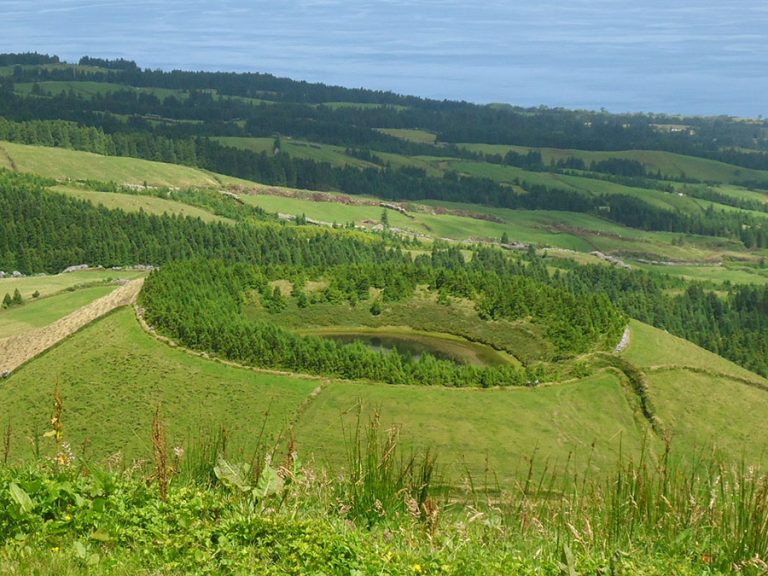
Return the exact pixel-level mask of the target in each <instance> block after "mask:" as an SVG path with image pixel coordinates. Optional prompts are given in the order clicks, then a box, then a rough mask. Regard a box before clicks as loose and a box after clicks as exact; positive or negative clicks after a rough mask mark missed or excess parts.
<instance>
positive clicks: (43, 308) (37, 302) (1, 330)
mask: <svg viewBox="0 0 768 576" xmlns="http://www.w3.org/2000/svg"><path fill="white" fill-rule="evenodd" d="M116 288H117V286H115V285H108V284H102V285H99V286H90V287H87V288H80V289H78V290H75V291H74V292H68V291H66V290H65V291H64V292H60V293H59V294H56V295H53V296H47V297H44V298H34V299H30V300H26V301H25V302H24V304H22V305H21V306H13V307H11V308H8V309H6V310H0V338H5V337H8V336H18V335H20V334H24V333H25V332H29V331H30V330H34V329H36V328H42V327H43V326H47V325H48V324H51V323H53V322H55V321H56V320H59V319H60V318H64V316H66V315H67V314H70V313H71V312H74V311H75V310H77V309H79V308H82V307H83V306H85V305H86V304H90V303H91V302H93V301H94V300H97V299H98V298H101V297H102V296H106V295H107V294H109V293H110V292H112V291H113V290H115V289H116ZM2 290H3V284H2V281H1V280H0V297H2V296H3V292H2Z"/></svg>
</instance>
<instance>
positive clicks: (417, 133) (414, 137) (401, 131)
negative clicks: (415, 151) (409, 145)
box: [377, 128, 437, 144]
mask: <svg viewBox="0 0 768 576" xmlns="http://www.w3.org/2000/svg"><path fill="white" fill-rule="evenodd" d="M377 130H378V131H379V132H381V133H383V134H388V135H389V136H394V137H395V138H400V139H402V140H408V141H409V142H417V143H419V144H434V143H435V142H437V134H435V133H434V132H427V131H426V130H415V129H412V128H377Z"/></svg>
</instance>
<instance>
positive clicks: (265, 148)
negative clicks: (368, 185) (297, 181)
mask: <svg viewBox="0 0 768 576" xmlns="http://www.w3.org/2000/svg"><path fill="white" fill-rule="evenodd" d="M215 140H216V141H218V142H219V143H221V144H223V145H225V146H231V147H233V148H240V149H242V150H251V151H252V152H257V153H260V152H267V153H269V154H271V153H272V152H273V146H274V143H275V139H274V138H243V137H238V136H221V137H218V138H216V139H215ZM280 145H281V148H282V150H283V152H285V153H286V154H289V155H290V156H292V157H295V158H306V159H308V160H314V161H315V162H328V163H329V164H331V165H333V166H355V167H358V168H367V167H371V166H375V164H371V163H370V162H365V161H364V160H360V159H358V158H354V157H352V156H348V155H347V154H345V153H344V150H345V148H344V147H343V146H333V145H331V144H315V143H313V142H302V141H299V140H293V139H290V138H282V139H281V141H280Z"/></svg>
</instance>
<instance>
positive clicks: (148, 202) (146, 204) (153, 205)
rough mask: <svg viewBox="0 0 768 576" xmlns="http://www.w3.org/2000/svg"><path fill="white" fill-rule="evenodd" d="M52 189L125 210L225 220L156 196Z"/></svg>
mask: <svg viewBox="0 0 768 576" xmlns="http://www.w3.org/2000/svg"><path fill="white" fill-rule="evenodd" d="M52 190H54V191H56V192H61V193H62V194H66V195H67V196H73V197H75V198H80V199H81V200H87V201H88V202H91V203H92V204H96V205H98V206H104V207H105V208H109V209H120V210H125V211H126V212H138V211H139V210H143V211H144V212H146V213H147V214H178V215H180V216H189V217H191V218H200V219H201V220H203V221H204V222H225V221H227V219H226V218H222V217H220V216H216V215H215V214H211V213H210V212H208V211H207V210H203V209H202V208H197V207H196V206H190V205H189V204H184V203H182V202H175V201H173V200H168V199H166V198H157V197H156V196H144V195H138V194H121V193H119V192H97V191H95V190H87V189H85V188H78V187H74V186H55V187H53V188H52Z"/></svg>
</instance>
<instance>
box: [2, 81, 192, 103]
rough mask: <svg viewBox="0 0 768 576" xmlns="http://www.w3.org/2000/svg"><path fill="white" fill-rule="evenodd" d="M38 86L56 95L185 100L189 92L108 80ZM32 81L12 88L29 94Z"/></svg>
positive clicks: (46, 82) (47, 83)
mask: <svg viewBox="0 0 768 576" xmlns="http://www.w3.org/2000/svg"><path fill="white" fill-rule="evenodd" d="M37 84H38V86H39V87H40V88H41V89H42V91H43V92H44V93H50V94H51V95H53V96H58V95H59V94H61V93H62V92H69V91H72V92H74V93H75V94H78V95H80V96H84V97H86V98H90V97H92V96H97V95H103V94H108V93H110V92H120V91H128V92H136V93H138V94H152V95H153V96H156V97H157V98H159V99H160V100H163V99H164V98H166V97H168V96H174V97H176V98H178V99H179V100H185V99H186V98H188V97H189V94H188V93H186V92H185V91H184V90H173V89H170V88H151V87H149V88H147V87H141V88H137V87H134V86H126V85H124V84H112V83H109V82H91V81H82V82H81V81H76V80H72V81H66V80H65V81H61V80H50V81H49V80H46V81H43V82H38V83H37ZM33 86H34V83H32V82H20V83H18V84H14V90H15V91H16V92H18V93H19V94H25V95H26V94H30V93H31V92H32V88H33Z"/></svg>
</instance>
